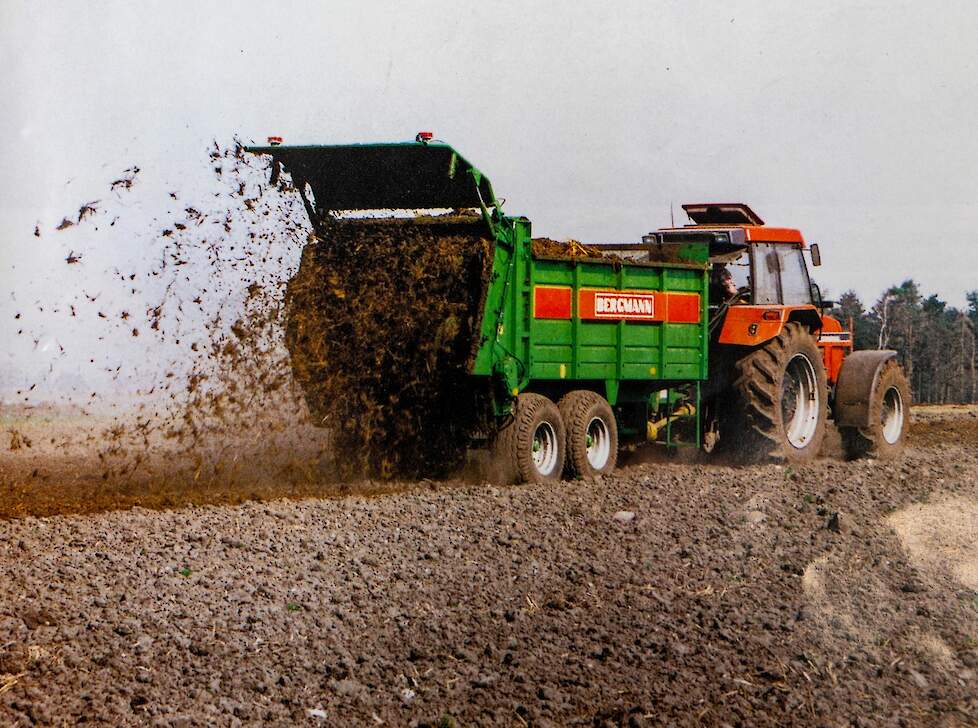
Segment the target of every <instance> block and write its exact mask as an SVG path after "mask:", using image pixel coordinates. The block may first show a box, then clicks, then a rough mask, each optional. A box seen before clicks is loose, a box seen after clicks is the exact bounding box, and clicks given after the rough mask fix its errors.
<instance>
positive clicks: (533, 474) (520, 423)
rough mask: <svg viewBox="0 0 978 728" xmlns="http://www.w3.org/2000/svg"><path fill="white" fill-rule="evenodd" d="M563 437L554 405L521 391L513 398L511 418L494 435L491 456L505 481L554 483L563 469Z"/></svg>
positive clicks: (560, 420) (565, 435) (565, 436)
mask: <svg viewBox="0 0 978 728" xmlns="http://www.w3.org/2000/svg"><path fill="white" fill-rule="evenodd" d="M566 440H567V433H566V431H565V430H564V422H563V420H562V419H561V417H560V411H559V410H558V409H557V405H555V404H554V403H553V402H551V401H550V400H549V399H547V398H546V397H544V396H542V395H539V394H533V393H530V392H524V393H523V394H521V395H520V396H519V397H517V398H516V407H515V410H514V412H513V419H512V420H510V421H509V422H508V423H507V424H506V426H505V427H503V428H502V429H501V430H500V431H499V432H498V433H497V434H496V438H495V444H494V447H493V450H494V452H493V455H494V458H495V459H496V461H497V465H498V466H500V467H501V468H502V469H503V471H504V473H505V475H504V477H505V478H506V479H507V480H516V481H517V482H520V483H550V482H556V481H559V480H560V478H561V475H562V474H563V472H564V457H565V452H566Z"/></svg>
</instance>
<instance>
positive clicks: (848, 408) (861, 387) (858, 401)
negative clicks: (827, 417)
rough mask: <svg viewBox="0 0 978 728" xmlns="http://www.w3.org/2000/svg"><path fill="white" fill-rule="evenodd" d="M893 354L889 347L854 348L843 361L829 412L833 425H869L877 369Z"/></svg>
mask: <svg viewBox="0 0 978 728" xmlns="http://www.w3.org/2000/svg"><path fill="white" fill-rule="evenodd" d="M896 355H897V353H896V352H895V351H893V350H892V349H883V350H880V351H875V350H867V351H856V352H853V353H852V354H850V355H849V356H847V357H846V358H845V359H844V360H843V362H842V369H841V370H840V371H839V381H838V383H837V384H836V385H835V407H834V408H833V412H832V416H833V418H834V419H835V424H836V425H841V426H843V427H869V424H870V422H869V417H870V414H869V405H870V402H871V401H872V397H873V390H874V389H876V383H877V382H878V381H879V377H880V370H881V369H882V368H883V365H884V364H886V362H888V361H889V360H890V359H893V358H894V357H896Z"/></svg>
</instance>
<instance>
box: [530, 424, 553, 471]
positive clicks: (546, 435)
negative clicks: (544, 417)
mask: <svg viewBox="0 0 978 728" xmlns="http://www.w3.org/2000/svg"><path fill="white" fill-rule="evenodd" d="M532 451H533V453H532V454H533V467H535V468H536V470H537V472H538V473H540V475H544V476H546V475H550V474H551V473H553V472H554V470H555V469H556V467H557V453H558V443H557V431H556V430H555V429H554V426H553V425H551V424H550V423H549V422H546V421H544V422H541V423H540V424H539V425H537V429H536V430H535V431H534V433H533V445H532Z"/></svg>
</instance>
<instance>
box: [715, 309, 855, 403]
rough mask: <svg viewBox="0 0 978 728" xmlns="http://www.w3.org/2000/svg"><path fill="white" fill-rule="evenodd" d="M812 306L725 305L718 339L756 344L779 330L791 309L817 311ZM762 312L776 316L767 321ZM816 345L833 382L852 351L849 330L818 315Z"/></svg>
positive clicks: (827, 373) (746, 344) (770, 337)
mask: <svg viewBox="0 0 978 728" xmlns="http://www.w3.org/2000/svg"><path fill="white" fill-rule="evenodd" d="M817 310H818V309H816V308H815V307H814V306H731V307H730V308H729V309H727V315H726V318H725V319H724V321H723V328H722V329H721V330H720V339H719V343H721V344H734V345H736V346H759V345H760V344H763V343H764V342H765V341H769V340H771V339H773V338H774V337H775V336H777V335H778V334H780V333H781V329H782V328H783V327H784V324H785V322H786V321H787V320H788V318H789V317H790V316H791V313H792V312H793V311H817ZM765 312H776V313H777V314H778V320H776V321H766V320H765V319H764V314H765ZM821 320H822V328H821V330H820V331H819V332H818V347H819V348H820V349H821V350H822V363H823V364H824V366H825V376H826V378H827V379H828V381H829V384H833V385H834V384H835V382H836V380H838V378H839V370H840V369H842V361H843V360H844V359H845V358H846V356H847V355H848V354H849V353H850V352H851V351H852V333H851V332H849V331H846V330H844V329H843V327H842V324H840V323H839V322H838V321H837V320H835V319H834V318H832V317H831V316H821Z"/></svg>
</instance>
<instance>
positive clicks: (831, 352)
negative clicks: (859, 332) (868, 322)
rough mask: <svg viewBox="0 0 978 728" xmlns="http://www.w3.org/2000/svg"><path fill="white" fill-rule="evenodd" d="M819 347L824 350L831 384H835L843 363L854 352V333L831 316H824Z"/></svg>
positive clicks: (823, 359) (826, 372)
mask: <svg viewBox="0 0 978 728" xmlns="http://www.w3.org/2000/svg"><path fill="white" fill-rule="evenodd" d="M818 346H819V348H820V349H821V350H822V362H823V364H824V365H825V376H826V377H827V378H828V380H829V384H835V382H836V380H838V378H839V370H841V369H842V361H843V359H845V358H846V356H847V355H848V354H849V353H850V352H851V351H852V332H851V331H846V330H845V329H843V327H842V324H841V323H839V322H838V321H836V320H835V319H834V318H832V317H831V316H822V331H821V333H820V335H819V339H818Z"/></svg>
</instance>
